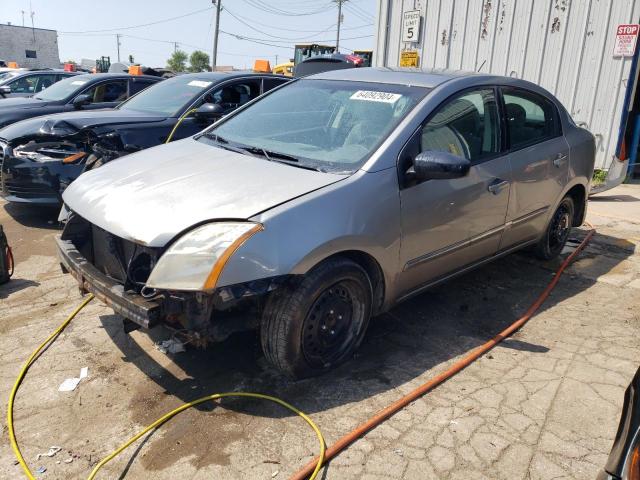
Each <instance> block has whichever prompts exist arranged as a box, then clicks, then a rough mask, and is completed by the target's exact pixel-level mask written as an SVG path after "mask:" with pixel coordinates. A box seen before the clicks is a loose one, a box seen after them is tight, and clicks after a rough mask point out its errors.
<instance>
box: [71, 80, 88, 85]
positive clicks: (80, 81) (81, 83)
mask: <svg viewBox="0 0 640 480" xmlns="http://www.w3.org/2000/svg"><path fill="white" fill-rule="evenodd" d="M85 83H87V82H86V80H74V81H73V82H71V85H84V84H85Z"/></svg>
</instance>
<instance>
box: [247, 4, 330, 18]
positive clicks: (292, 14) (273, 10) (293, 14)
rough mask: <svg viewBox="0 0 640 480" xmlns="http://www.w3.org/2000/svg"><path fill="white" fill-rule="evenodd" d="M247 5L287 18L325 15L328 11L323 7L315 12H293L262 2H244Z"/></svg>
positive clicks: (325, 6)
mask: <svg viewBox="0 0 640 480" xmlns="http://www.w3.org/2000/svg"><path fill="white" fill-rule="evenodd" d="M244 2H245V3H248V4H249V5H251V6H252V7H255V8H257V9H258V10H262V11H263V12H267V13H271V14H272V15H279V16H286V17H304V16H308V15H317V14H319V13H324V12H326V10H327V5H326V4H325V5H323V6H322V7H321V8H319V9H318V10H313V11H310V12H291V11H287V10H283V9H280V8H278V7H274V6H272V5H267V4H265V3H263V2H261V1H260V0H244Z"/></svg>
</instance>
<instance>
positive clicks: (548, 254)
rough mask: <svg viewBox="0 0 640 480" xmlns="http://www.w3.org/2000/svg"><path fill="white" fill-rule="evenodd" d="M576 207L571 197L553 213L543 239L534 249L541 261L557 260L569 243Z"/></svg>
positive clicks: (561, 203) (563, 201)
mask: <svg viewBox="0 0 640 480" xmlns="http://www.w3.org/2000/svg"><path fill="white" fill-rule="evenodd" d="M574 212H575V206H574V204H573V199H572V198H571V197H564V198H563V199H562V201H561V202H560V205H558V208H556V211H555V212H554V213H553V216H552V217H551V220H550V221H549V225H547V229H546V230H545V232H544V235H543V236H542V238H541V239H540V240H539V241H538V243H537V244H536V246H535V248H534V253H535V255H536V256H537V257H538V258H540V259H541V260H551V259H553V258H556V257H557V256H558V255H559V254H560V252H562V249H563V248H564V246H565V245H566V243H567V239H568V238H569V233H571V225H572V223H573V216H574Z"/></svg>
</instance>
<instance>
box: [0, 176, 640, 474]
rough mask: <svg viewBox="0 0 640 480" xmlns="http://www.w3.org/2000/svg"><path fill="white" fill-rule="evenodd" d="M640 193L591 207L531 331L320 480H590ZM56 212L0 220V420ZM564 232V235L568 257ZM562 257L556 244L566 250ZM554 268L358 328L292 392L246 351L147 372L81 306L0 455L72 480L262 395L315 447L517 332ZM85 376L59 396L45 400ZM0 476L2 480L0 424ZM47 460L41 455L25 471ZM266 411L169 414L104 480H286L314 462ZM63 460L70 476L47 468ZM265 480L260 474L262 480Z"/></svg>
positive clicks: (47, 288) (613, 412) (66, 301)
mask: <svg viewBox="0 0 640 480" xmlns="http://www.w3.org/2000/svg"><path fill="white" fill-rule="evenodd" d="M638 202H640V186H637V185H635V186H628V185H623V186H621V187H618V188H617V189H615V190H612V191H610V192H606V195H601V196H599V197H596V198H594V199H593V200H592V201H591V202H590V206H589V220H590V221H591V222H592V223H594V225H595V226H596V227H597V229H598V233H597V234H596V236H595V237H594V239H593V241H592V243H591V244H590V245H589V247H588V248H587V249H586V250H585V251H584V252H583V253H582V254H581V255H580V257H579V258H578V260H577V261H576V262H575V263H574V264H573V265H572V266H571V267H570V268H569V269H567V272H566V274H565V275H564V276H563V277H562V279H561V281H560V283H559V285H558V287H557V288H556V290H555V291H554V292H553V293H552V295H551V297H550V298H549V299H548V300H547V302H545V304H544V305H543V307H542V308H541V310H540V311H539V312H538V313H537V314H536V315H535V317H534V318H533V319H532V320H531V321H530V322H529V323H528V324H527V325H526V326H525V327H524V328H523V329H522V330H520V331H519V332H517V333H516V334H515V335H514V336H513V337H512V338H510V339H508V340H506V341H505V342H503V343H502V344H500V345H499V346H498V347H496V348H495V349H494V350H493V351H492V352H490V354H488V355H485V356H483V357H482V358H481V359H479V360H478V361H477V362H475V363H474V364H472V365H471V366H469V367H468V368H466V369H465V370H464V371H462V372H461V373H459V374H458V375H457V376H456V377H454V378H453V379H451V380H450V381H448V382H446V383H445V384H443V385H442V386H440V387H438V388H437V389H435V390H433V391H432V392H430V393H429V394H428V395H426V396H425V397H423V398H421V399H419V400H417V401H415V402H413V403H412V404H411V405H409V406H408V407H407V408H406V409H404V410H403V411H402V412H400V413H399V414H397V415H395V416H394V417H392V418H391V419H389V420H388V421H387V422H386V423H384V424H383V425H381V426H380V427H378V428H376V429H375V430H373V431H372V432H370V433H369V434H367V435H366V436H365V437H364V438H362V439H360V440H358V441H357V442H356V443H354V444H353V445H352V446H350V447H349V448H348V449H347V450H346V451H345V452H343V453H342V454H341V455H340V456H339V457H337V458H336V459H335V460H333V461H332V462H331V463H330V464H329V465H328V466H327V467H325V469H324V471H323V475H322V478H324V479H431V478H452V479H465V480H466V479H502V478H504V479H519V478H522V479H541V480H547V479H552V478H567V479H587V478H594V477H595V475H596V473H597V472H598V470H599V469H601V468H602V466H603V465H604V462H605V460H606V457H607V455H608V452H609V449H610V447H611V443H612V441H613V437H614V434H615V431H616V428H617V423H618V417H619V413H620V408H621V405H622V399H623V392H624V389H625V388H626V386H627V384H628V383H629V381H630V380H631V378H632V376H633V374H634V373H635V370H636V369H637V367H638V364H639V363H640V344H639V343H638V341H637V339H638V334H639V333H640V308H639V307H640V300H639V297H638V288H640V287H639V286H640V256H639V255H638V245H639V244H640V214H639V213H638V212H640V209H639V208H638V205H640V203H638ZM55 216H56V212H52V211H42V210H34V209H29V208H24V207H23V208H20V207H15V206H12V205H6V204H2V203H0V223H2V224H3V225H4V227H5V230H6V232H7V235H8V237H9V239H10V241H11V243H12V245H13V247H14V251H15V254H16V258H17V261H18V264H17V268H16V274H15V279H14V280H12V282H11V283H9V284H8V285H4V286H1V287H0V333H1V336H0V362H1V363H0V365H1V366H0V386H1V392H2V395H1V401H2V409H3V411H2V418H3V422H4V418H5V413H6V412H5V411H4V409H5V405H6V400H7V396H8V392H9V389H10V387H11V385H12V383H13V380H14V377H15V375H16V374H17V372H18V370H19V368H20V365H21V364H22V362H23V361H24V360H25V358H26V357H27V356H28V354H29V353H30V352H31V351H32V350H33V348H35V346H37V345H38V344H39V343H40V342H41V341H42V340H43V339H44V338H45V337H46V336H47V335H48V333H49V332H50V331H52V330H53V329H54V328H55V327H56V326H57V325H58V324H59V323H60V322H61V321H62V320H63V319H64V318H65V317H66V315H67V314H68V313H69V312H70V311H71V310H72V309H73V308H74V307H75V306H76V305H78V303H79V302H80V296H79V294H78V292H77V288H76V286H75V284H74V282H73V280H72V279H71V278H70V277H69V276H65V275H63V274H62V273H61V272H60V270H59V266H58V264H57V261H56V259H55V257H54V255H53V251H54V249H53V243H52V242H53V237H54V235H55V234H57V233H58V230H57V228H56V225H55V222H54V219H55ZM584 232H585V230H584V229H581V230H575V231H574V233H573V234H572V239H574V240H575V241H579V240H580V239H581V238H582V237H583V236H584ZM574 244H575V242H574ZM558 265H559V262H558V261H554V262H549V263H541V262H539V261H537V260H535V259H533V258H532V257H530V256H528V255H527V254H526V253H518V254H514V255H510V256H508V257H505V258H503V259H501V260H499V261H497V262H494V263H493V264H490V265H487V266H485V267H482V268H480V269H478V270H476V271H474V272H471V273H469V274H467V275H465V276H463V277H460V278H458V279H455V280H453V281H451V282H448V283H447V284H444V285H441V286H439V287H437V288H435V289H433V290H431V291H429V292H426V293H425V294H424V295H421V296H420V297H417V298H415V299H413V300H410V301H408V302H406V303H403V304H401V305H399V306H398V307H396V308H395V309H394V310H393V311H391V312H389V313H388V314H385V315H383V316H381V317H379V318H377V319H375V320H374V321H373V322H372V325H371V327H370V331H369V332H368V335H367V337H366V339H365V341H364V343H363V345H362V348H361V349H360V351H359V352H358V353H357V355H356V356H355V358H354V359H352V360H351V361H350V362H349V363H347V364H346V365H344V366H342V367H340V368H339V369H337V370H336V371H334V372H331V373H329V374H327V375H325V376H323V377H320V378H315V379H310V380H305V381H301V382H297V383H292V382H289V381H287V380H285V379H283V378H281V377H280V376H279V375H278V374H277V372H275V371H274V370H273V369H271V368H270V367H269V366H268V365H267V364H266V362H265V361H264V359H263V357H262V355H261V353H260V349H259V342H258V339H257V337H256V335H255V334H251V333H249V334H242V335H236V336H233V337H231V338H230V339H229V340H228V341H226V342H224V343H222V344H220V345H216V346H214V347H212V348H210V349H209V350H206V351H201V350H188V351H187V352H185V353H180V354H176V355H165V354H162V353H161V352H159V351H157V350H155V349H154V348H153V343H154V342H156V341H158V340H161V339H165V338H167V337H168V333H167V332H165V331H163V330H153V331H151V332H149V333H145V332H140V331H137V332H133V333H132V334H131V335H125V334H124V333H123V331H122V324H121V319H120V318H119V317H118V316H116V315H114V314H113V312H112V311H110V310H109V309H108V308H106V307H105V306H103V305H101V304H100V303H99V302H97V301H94V302H92V303H91V304H90V305H89V306H88V307H87V308H86V309H85V310H84V311H83V312H81V314H80V315H79V316H78V318H77V319H76V320H74V321H73V322H72V324H71V325H70V326H69V328H68V329H67V331H66V332H65V333H64V334H63V335H61V336H60V338H59V339H58V340H57V342H56V343H55V344H54V345H53V346H52V347H51V348H49V349H48V350H47V351H46V352H45V353H44V354H43V355H42V357H41V358H40V360H38V362H37V363H36V364H35V365H34V366H33V367H32V368H31V370H30V372H29V374H28V377H27V379H26V381H25V382H24V385H23V387H22V389H21V391H20V394H19V396H18V399H17V403H16V408H15V421H16V430H17V434H18V439H19V441H20V444H21V446H22V448H23V451H24V453H25V457H26V459H27V461H28V462H29V464H30V465H31V466H32V468H33V469H34V470H35V469H36V468H37V467H39V466H45V467H46V468H47V472H46V473H45V474H44V475H42V478H65V479H67V478H85V477H86V476H87V474H88V472H89V471H90V469H91V468H92V466H94V465H95V464H96V463H97V461H99V459H101V458H102V457H104V456H105V455H107V454H108V453H109V452H111V451H112V450H113V449H114V448H116V447H117V446H118V445H120V444H121V443H122V442H124V441H125V440H126V439H128V438H129V437H130V436H132V435H133V434H135V433H136V432H137V431H139V429H140V428H142V427H143V426H144V425H146V424H148V423H150V422H152V421H153V420H155V419H156V418H157V417H159V416H160V415H162V414H163V413H165V412H166V411H168V410H170V409H172V408H175V407H176V406H178V405H180V404H181V403H182V402H185V401H189V400H192V399H194V398H197V397H200V396H202V395H205V394H208V393H213V392H222V391H229V390H246V391H259V392H264V393H270V394H275V395H278V396H279V397H281V398H283V399H285V400H287V401H289V402H290V403H292V404H294V405H296V406H297V407H299V408H300V409H302V410H304V411H305V412H307V413H309V414H310V415H311V416H312V417H313V418H314V420H315V421H316V422H317V423H318V424H319V425H320V427H321V428H322V430H323V433H324V434H325V436H326V439H327V443H328V444H331V443H332V442H333V441H335V440H336V439H338V438H340V437H341V436H342V435H343V434H345V433H346V432H348V431H349V430H350V429H352V428H353V427H355V426H356V425H358V424H359V423H361V422H362V421H364V420H366V419H367V418H368V417H369V416H371V415H372V414H373V413H375V412H376V411H378V410H379V409H381V408H383V407H384V406H386V405H387V404H388V403H390V402H392V401H394V400H396V399H397V398H399V397H400V396H402V395H403V394H406V393H407V392H409V391H410V390H411V389H413V388H415V387H417V386H418V385H420V384H422V383H424V382H425V381H427V380H428V379H430V378H431V377H433V376H434V375H435V374H437V373H439V372H441V371H443V370H444V369H446V368H447V366H449V365H450V364H451V363H453V362H454V361H455V360H456V359H457V358H460V357H461V356H462V355H464V354H465V353H466V352H467V351H468V350H469V349H471V348H473V347H475V346H477V345H479V344H481V343H483V342H485V341H486V340H487V339H489V338H491V337H492V336H493V335H495V334H496V333H497V332H499V331H500V330H502V329H503V328H505V327H506V326H507V325H509V324H510V323H511V322H513V321H514V320H515V319H516V318H518V317H519V316H520V315H521V314H522V313H523V312H524V311H525V310H526V309H527V307H528V306H529V304H530V303H531V302H532V301H533V300H534V299H535V298H536V296H537V295H538V294H539V292H540V291H541V290H542V289H543V288H544V287H545V286H546V284H547V282H548V281H549V280H550V279H551V276H552V274H553V271H554V270H555V268H557V266H558ZM84 366H88V367H89V372H90V373H89V377H88V378H87V379H85V380H83V381H82V382H81V383H80V385H79V386H78V388H77V389H76V390H75V391H74V392H69V393H61V392H58V390H57V388H58V386H59V384H60V383H61V382H62V381H63V380H64V379H65V378H67V377H72V376H77V372H78V370H79V369H80V368H81V367H84ZM2 435H3V441H2V443H1V445H0V477H2V478H19V476H20V468H19V466H16V465H15V464H14V461H13V455H12V452H11V450H10V448H9V446H8V435H7V428H6V424H4V423H3V433H2ZM51 445H60V446H62V447H63V451H62V452H60V453H58V454H57V456H56V457H52V458H48V457H46V458H41V459H40V460H38V461H36V454H37V453H40V452H43V451H47V450H48V448H49V447H50V446H51ZM317 448H318V447H317V445H316V440H315V437H314V435H313V433H312V432H311V431H310V430H309V429H308V427H306V425H305V424H304V423H303V422H302V420H300V419H299V418H298V417H295V416H291V415H290V414H289V412H286V411H282V410H281V409H280V408H279V407H277V406H276V405H271V404H263V403H260V402H257V401H253V400H249V401H246V400H236V399H229V400H225V401H222V402H219V403H216V404H209V405H203V406H202V407H201V408H198V409H192V410H189V411H187V412H185V413H183V414H181V415H180V416H179V417H177V418H175V419H173V420H172V421H170V422H169V423H168V424H167V425H165V426H163V427H162V428H161V429H159V430H158V431H156V432H154V433H153V434H152V435H150V436H149V437H148V438H147V439H146V440H145V441H144V442H142V443H141V444H139V445H137V446H134V447H132V448H131V449H130V450H128V451H127V452H126V453H125V454H123V455H122V456H121V457H119V458H117V459H115V460H114V461H113V462H112V463H110V464H109V465H108V466H107V467H106V468H105V472H104V474H103V475H104V477H105V478H107V477H108V478H125V477H126V478H149V477H153V478H158V479H165V478H166V479H169V478H171V479H172V478H195V479H198V478H203V479H204V478H211V477H215V478H221V479H253V478H287V477H288V475H290V474H291V473H293V472H294V471H295V470H297V469H298V468H299V467H300V466H302V465H303V464H305V463H306V462H308V461H309V460H310V459H311V458H312V457H313V455H314V454H315V453H316V452H317ZM71 455H72V456H74V460H73V462H71V463H68V464H67V463H63V462H61V463H59V464H58V463H56V461H57V460H60V459H62V458H66V457H67V456H71ZM274 475H275V476H274Z"/></svg>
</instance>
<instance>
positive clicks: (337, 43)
mask: <svg viewBox="0 0 640 480" xmlns="http://www.w3.org/2000/svg"><path fill="white" fill-rule="evenodd" d="M334 1H335V2H336V3H337V4H338V33H337V34H336V53H340V24H341V23H342V4H343V3H344V2H346V1H347V0H334Z"/></svg>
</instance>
